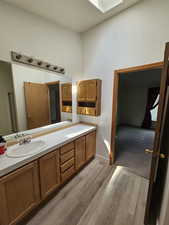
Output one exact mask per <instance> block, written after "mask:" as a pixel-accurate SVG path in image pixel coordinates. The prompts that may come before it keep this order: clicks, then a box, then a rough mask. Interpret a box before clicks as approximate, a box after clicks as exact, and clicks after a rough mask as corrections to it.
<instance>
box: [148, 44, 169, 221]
mask: <svg viewBox="0 0 169 225" xmlns="http://www.w3.org/2000/svg"><path fill="white" fill-rule="evenodd" d="M168 85H169V43H167V44H166V49H165V56H164V67H163V71H162V78H161V87H160V101H159V110H158V118H157V128H156V132H155V141H154V149H153V158H152V165H151V174H150V185H149V191H148V197H147V205H146V213H145V224H146V225H149V224H150V223H151V224H153V225H154V224H155V222H156V221H155V220H156V217H157V214H156V212H157V211H156V209H155V208H154V206H155V205H156V206H159V205H160V204H159V197H160V196H161V195H162V192H161V189H162V188H163V183H162V180H163V179H164V173H165V172H164V171H165V170H166V165H165V164H166V163H165V159H160V154H163V151H166V150H165V148H164V147H163V141H162V140H163V138H164V135H165V132H166V131H165V123H167V120H168V118H167V113H166V112H168V97H167V87H168ZM166 99H167V101H166ZM164 107H165V110H164ZM167 139H168V137H167ZM166 157H167V156H166ZM152 215H153V216H152ZM152 218H153V219H152Z"/></svg>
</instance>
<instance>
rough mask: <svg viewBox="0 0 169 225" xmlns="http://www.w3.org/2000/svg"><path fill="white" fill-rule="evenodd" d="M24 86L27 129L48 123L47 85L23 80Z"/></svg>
mask: <svg viewBox="0 0 169 225" xmlns="http://www.w3.org/2000/svg"><path fill="white" fill-rule="evenodd" d="M24 88H25V102H26V111H27V126H28V129H33V128H37V127H42V126H45V125H48V124H50V113H49V92H48V86H47V85H46V84H38V83H30V82H25V83H24Z"/></svg>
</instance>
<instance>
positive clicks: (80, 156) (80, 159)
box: [75, 136, 86, 170]
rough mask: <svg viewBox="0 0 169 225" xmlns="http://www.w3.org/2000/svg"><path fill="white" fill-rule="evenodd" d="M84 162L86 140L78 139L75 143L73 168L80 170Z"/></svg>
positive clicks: (83, 138)
mask: <svg viewBox="0 0 169 225" xmlns="http://www.w3.org/2000/svg"><path fill="white" fill-rule="evenodd" d="M85 162H86V139H85V136H84V137H80V138H78V139H77V140H76V141H75V167H76V170H78V169H80V168H81V167H82V166H83V165H84V164H85Z"/></svg>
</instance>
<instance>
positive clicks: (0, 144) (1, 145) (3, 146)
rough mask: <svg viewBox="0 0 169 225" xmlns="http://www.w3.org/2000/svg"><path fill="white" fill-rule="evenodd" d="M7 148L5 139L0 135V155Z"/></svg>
mask: <svg viewBox="0 0 169 225" xmlns="http://www.w3.org/2000/svg"><path fill="white" fill-rule="evenodd" d="M6 149H7V144H6V140H5V139H4V138H3V137H2V136H0V155H2V154H4V153H5V151H6Z"/></svg>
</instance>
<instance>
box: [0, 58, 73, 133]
mask: <svg viewBox="0 0 169 225" xmlns="http://www.w3.org/2000/svg"><path fill="white" fill-rule="evenodd" d="M64 86H68V87H69V89H67V90H66V91H67V92H68V93H66V91H65V93H62V91H63V90H65V89H64V88H63V87H64ZM65 94H67V95H68V96H69V99H67V100H66V101H65V99H64V96H65ZM71 95H72V91H71V78H70V77H68V76H66V75H63V74H57V73H53V72H48V71H44V70H41V69H37V68H33V67H30V66H27V65H20V64H16V63H12V64H11V63H9V62H3V61H0V135H9V134H12V133H16V132H20V131H25V130H30V129H34V128H39V127H43V126H46V125H50V124H56V123H59V122H62V121H71V120H72V113H71V112H72V110H71V105H72V96H71ZM65 104H66V105H65ZM65 106H66V107H68V108H69V110H68V109H67V108H66V110H65ZM52 127H53V126H52Z"/></svg>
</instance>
